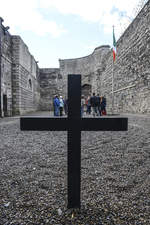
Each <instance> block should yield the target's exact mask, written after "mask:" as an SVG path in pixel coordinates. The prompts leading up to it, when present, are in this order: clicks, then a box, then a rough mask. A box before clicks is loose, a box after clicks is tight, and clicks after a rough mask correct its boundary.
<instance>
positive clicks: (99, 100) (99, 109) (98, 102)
mask: <svg viewBox="0 0 150 225" xmlns="http://www.w3.org/2000/svg"><path fill="white" fill-rule="evenodd" d="M97 104H98V113H99V116H101V98H100V96H99V94H97Z"/></svg>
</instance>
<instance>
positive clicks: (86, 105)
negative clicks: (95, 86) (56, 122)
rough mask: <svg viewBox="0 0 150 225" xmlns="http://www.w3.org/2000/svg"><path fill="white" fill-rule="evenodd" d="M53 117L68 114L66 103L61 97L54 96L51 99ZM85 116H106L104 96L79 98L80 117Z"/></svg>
mask: <svg viewBox="0 0 150 225" xmlns="http://www.w3.org/2000/svg"><path fill="white" fill-rule="evenodd" d="M53 107H54V116H63V115H67V112H68V101H67V99H64V98H63V97H62V96H58V95H55V97H54V99H53ZM84 113H86V114H89V115H90V114H92V115H93V116H94V117H95V116H103V115H106V98H105V97H104V96H99V95H95V93H93V95H92V96H88V97H87V98H85V97H84V95H82V96H81V117H82V116H83V115H84Z"/></svg>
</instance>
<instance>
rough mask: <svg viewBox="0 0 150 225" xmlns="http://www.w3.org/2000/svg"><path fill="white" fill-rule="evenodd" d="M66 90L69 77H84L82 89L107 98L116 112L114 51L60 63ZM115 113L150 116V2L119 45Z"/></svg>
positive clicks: (109, 107)
mask: <svg viewBox="0 0 150 225" xmlns="http://www.w3.org/2000/svg"><path fill="white" fill-rule="evenodd" d="M59 63H60V74H62V76H63V85H64V88H63V90H64V91H65V90H67V88H66V86H67V81H66V80H67V74H81V75H82V86H84V85H85V84H90V85H91V92H93V91H94V92H96V93H99V94H100V95H105V96H106V98H107V111H108V112H110V113H111V112H112V70H113V63H112V49H110V48H109V46H100V47H98V48H96V49H95V50H94V52H93V53H92V54H91V55H89V56H86V57H82V58H76V59H64V60H59ZM114 108H115V110H114V112H116V113H118V112H120V113H122V112H131V113H135V112H137V113H150V1H149V2H148V3H147V4H146V5H145V6H144V8H143V9H142V10H141V12H140V13H139V14H138V15H137V17H136V18H135V19H134V21H133V22H132V23H131V24H130V26H129V27H128V28H127V29H126V31H125V32H124V34H123V35H122V36H121V37H120V39H119V40H118V42H117V57H116V61H115V64H114Z"/></svg>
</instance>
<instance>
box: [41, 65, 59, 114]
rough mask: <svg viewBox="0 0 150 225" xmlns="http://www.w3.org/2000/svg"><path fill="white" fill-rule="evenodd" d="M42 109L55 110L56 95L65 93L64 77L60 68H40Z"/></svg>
mask: <svg viewBox="0 0 150 225" xmlns="http://www.w3.org/2000/svg"><path fill="white" fill-rule="evenodd" d="M39 75H40V93H41V100H40V109H41V110H53V97H54V95H62V94H63V91H62V90H63V82H62V81H63V79H62V76H61V75H60V70H59V69H58V68H51V69H50V68H49V69H46V68H45V69H40V74H39Z"/></svg>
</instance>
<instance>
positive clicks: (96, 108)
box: [90, 93, 99, 117]
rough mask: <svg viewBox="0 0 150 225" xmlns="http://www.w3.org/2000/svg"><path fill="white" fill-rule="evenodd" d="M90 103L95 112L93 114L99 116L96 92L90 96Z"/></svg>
mask: <svg viewBox="0 0 150 225" xmlns="http://www.w3.org/2000/svg"><path fill="white" fill-rule="evenodd" d="M90 103H91V108H92V112H93V116H94V117H95V116H98V115H99V113H98V101H97V96H95V93H93V96H92V97H91V98H90Z"/></svg>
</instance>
